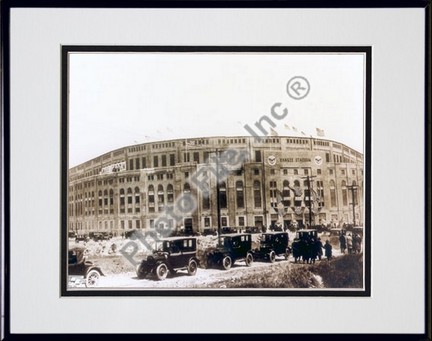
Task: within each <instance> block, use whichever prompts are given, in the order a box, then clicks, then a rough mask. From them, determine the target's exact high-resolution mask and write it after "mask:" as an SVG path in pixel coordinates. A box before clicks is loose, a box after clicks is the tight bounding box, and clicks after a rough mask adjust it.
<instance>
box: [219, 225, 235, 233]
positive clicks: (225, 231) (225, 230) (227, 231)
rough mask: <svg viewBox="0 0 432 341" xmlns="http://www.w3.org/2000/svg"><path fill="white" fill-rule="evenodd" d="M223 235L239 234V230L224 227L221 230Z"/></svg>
mask: <svg viewBox="0 0 432 341" xmlns="http://www.w3.org/2000/svg"><path fill="white" fill-rule="evenodd" d="M221 233H222V234H230V233H237V229H236V228H235V227H229V226H224V227H222V229H221Z"/></svg>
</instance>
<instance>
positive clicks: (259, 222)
mask: <svg viewBox="0 0 432 341" xmlns="http://www.w3.org/2000/svg"><path fill="white" fill-rule="evenodd" d="M254 223H255V226H256V227H258V228H262V227H263V225H264V223H263V217H262V216H255V217H254Z"/></svg>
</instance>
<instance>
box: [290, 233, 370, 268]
mask: <svg viewBox="0 0 432 341" xmlns="http://www.w3.org/2000/svg"><path fill="white" fill-rule="evenodd" d="M339 243H340V250H341V253H342V254H345V251H347V252H348V253H349V254H351V253H360V252H361V244H362V237H361V236H360V235H359V234H356V233H353V234H352V235H351V233H346V234H345V233H341V234H340V236H339ZM291 248H292V255H293V257H294V261H295V262H296V263H297V262H300V261H302V262H303V263H307V264H312V263H315V260H317V259H319V260H321V259H322V257H323V249H324V256H325V257H326V258H327V260H330V259H331V258H332V257H333V246H332V245H331V243H330V241H329V240H326V242H325V243H324V244H323V243H322V242H321V238H319V237H318V236H316V235H303V236H302V237H301V238H298V237H297V238H295V239H294V240H293V242H292V244H291Z"/></svg>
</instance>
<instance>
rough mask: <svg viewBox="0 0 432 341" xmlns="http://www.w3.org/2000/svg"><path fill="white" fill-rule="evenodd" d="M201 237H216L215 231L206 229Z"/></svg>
mask: <svg viewBox="0 0 432 341" xmlns="http://www.w3.org/2000/svg"><path fill="white" fill-rule="evenodd" d="M202 235H203V236H217V231H216V230H215V229H212V228H206V229H204V230H203V232H202Z"/></svg>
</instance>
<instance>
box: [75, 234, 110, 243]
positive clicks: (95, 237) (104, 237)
mask: <svg viewBox="0 0 432 341" xmlns="http://www.w3.org/2000/svg"><path fill="white" fill-rule="evenodd" d="M68 237H69V238H71V239H72V238H73V239H75V242H77V243H78V242H81V241H82V242H88V241H90V240H94V241H96V242H97V241H100V240H110V239H111V238H112V237H113V234H112V233H111V232H90V233H89V234H87V233H83V234H78V233H76V232H69V234H68Z"/></svg>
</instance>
